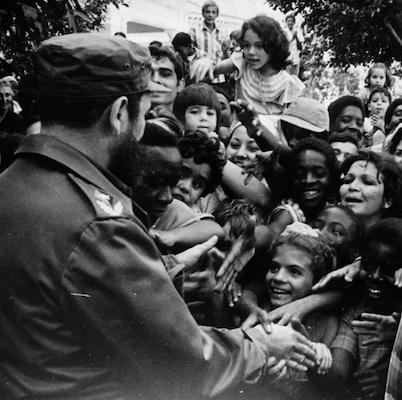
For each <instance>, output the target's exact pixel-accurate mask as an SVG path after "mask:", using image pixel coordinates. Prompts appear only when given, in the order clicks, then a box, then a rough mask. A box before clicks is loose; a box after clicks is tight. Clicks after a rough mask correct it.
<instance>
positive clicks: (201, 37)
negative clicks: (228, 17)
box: [189, 21, 228, 83]
mask: <svg viewBox="0 0 402 400" xmlns="http://www.w3.org/2000/svg"><path fill="white" fill-rule="evenodd" d="M189 34H190V37H191V40H192V41H193V43H194V45H195V46H196V47H197V48H198V49H200V50H201V51H203V52H204V53H206V54H207V55H208V57H209V58H210V59H211V60H212V61H214V62H219V61H221V60H222V58H223V50H222V44H223V42H224V41H225V40H228V37H227V35H226V34H225V33H224V32H223V31H222V30H221V29H220V28H219V26H218V25H216V24H215V27H214V28H213V29H212V30H210V29H209V28H208V27H207V26H206V25H205V22H204V21H203V22H202V23H201V24H200V25H198V26H193V27H192V28H190V32H189ZM224 81H225V79H224V75H219V76H218V77H216V79H214V81H213V82H214V83H218V82H224Z"/></svg>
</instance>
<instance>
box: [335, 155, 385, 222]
mask: <svg viewBox="0 0 402 400" xmlns="http://www.w3.org/2000/svg"><path fill="white" fill-rule="evenodd" d="M383 179H384V178H383V176H382V174H381V173H379V171H378V169H377V167H376V166H375V165H374V164H373V163H372V162H367V161H365V160H359V161H356V162H354V163H353V164H352V165H351V167H350V168H349V171H348V172H347V173H346V175H345V177H344V178H343V183H342V185H341V187H340V189H339V194H340V198H341V202H342V204H343V205H345V206H348V207H349V208H351V209H352V211H354V213H355V214H356V215H359V216H363V217H366V218H368V217H370V218H373V217H378V218H380V216H381V213H382V210H383V208H384V180H383Z"/></svg>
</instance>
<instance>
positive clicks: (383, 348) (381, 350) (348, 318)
mask: <svg viewBox="0 0 402 400" xmlns="http://www.w3.org/2000/svg"><path fill="white" fill-rule="evenodd" d="M362 312H375V311H373V310H371V309H370V308H369V307H368V305H367V304H366V303H365V302H362V303H360V304H359V305H357V306H354V307H352V308H350V309H349V310H347V311H346V312H345V313H344V315H343V316H342V318H341V322H340V325H339V330H338V334H337V336H336V338H335V340H334V341H333V342H332V344H331V349H334V348H340V349H343V350H345V351H347V352H348V353H349V354H350V355H351V356H352V358H353V360H354V362H355V365H356V366H357V368H356V371H355V373H358V372H364V371H370V370H371V371H372V370H374V371H375V372H376V374H377V378H378V380H377V381H376V383H375V385H377V387H378V392H379V393H381V392H382V396H381V399H382V398H383V396H384V392H385V379H386V376H387V370H388V364H389V359H390V356H391V350H392V342H388V341H387V342H378V341H371V339H373V336H372V335H362V334H359V335H358V334H356V333H355V332H354V330H353V325H352V322H353V320H355V319H357V318H358V317H359V315H360V314H361V313H362ZM366 342H367V343H366ZM354 383H355V385H356V386H355V391H356V392H354V393H353V394H352V395H351V397H350V398H353V399H356V400H357V399H358V400H364V398H365V396H364V394H363V393H360V391H359V389H358V387H357V383H358V380H357V378H355V382H354ZM376 400H380V398H378V399H377V398H376Z"/></svg>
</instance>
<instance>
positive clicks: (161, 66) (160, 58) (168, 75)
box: [149, 46, 184, 111]
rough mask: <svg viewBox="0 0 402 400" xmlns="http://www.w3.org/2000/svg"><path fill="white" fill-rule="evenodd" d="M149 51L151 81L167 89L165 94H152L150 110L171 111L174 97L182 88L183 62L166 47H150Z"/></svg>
mask: <svg viewBox="0 0 402 400" xmlns="http://www.w3.org/2000/svg"><path fill="white" fill-rule="evenodd" d="M149 50H150V52H151V56H152V65H151V67H152V76H151V79H152V81H153V82H155V83H158V84H160V85H162V86H165V87H166V88H167V89H169V91H168V92H167V93H162V92H155V93H153V95H152V98H151V104H152V108H153V109H164V110H167V111H172V109H173V102H174V100H175V98H176V95H177V93H179V92H180V91H181V90H182V89H183V87H184V71H183V60H182V59H181V57H180V56H179V55H178V54H176V53H175V52H174V51H173V50H171V49H170V48H169V47H166V46H161V47H156V46H150V48H149Z"/></svg>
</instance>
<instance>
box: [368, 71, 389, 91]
mask: <svg viewBox="0 0 402 400" xmlns="http://www.w3.org/2000/svg"><path fill="white" fill-rule="evenodd" d="M385 81H386V74H385V70H384V68H373V69H372V70H371V74H370V78H369V85H370V88H374V87H384V85H385Z"/></svg>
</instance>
